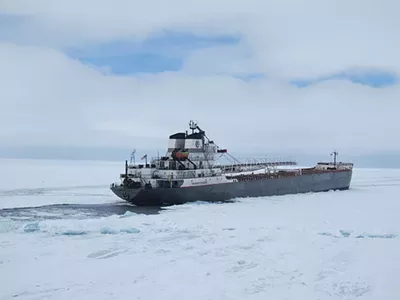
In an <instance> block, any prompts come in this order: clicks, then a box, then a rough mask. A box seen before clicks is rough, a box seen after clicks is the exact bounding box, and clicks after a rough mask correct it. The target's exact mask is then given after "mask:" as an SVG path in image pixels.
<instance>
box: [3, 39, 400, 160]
mask: <svg viewBox="0 0 400 300" xmlns="http://www.w3.org/2000/svg"><path fill="white" fill-rule="evenodd" d="M6 55H7V57H8V59H7V63H6V65H5V66H4V65H3V68H2V69H1V70H0V80H1V81H2V82H3V83H5V84H4V88H3V89H2V90H1V91H0V96H1V99H3V100H2V106H3V107H2V110H1V113H0V114H1V120H0V122H1V130H0V139H1V140H2V143H3V144H8V145H13V146H15V145H19V146H38V145H64V146H82V147H83V146H98V147H109V146H110V145H115V146H118V147H121V146H126V147H140V146H139V145H146V146H149V147H150V148H151V147H152V146H154V147H160V145H161V147H162V145H163V144H166V140H167V137H168V135H169V134H171V133H173V132H176V131H181V130H185V129H187V128H186V127H187V122H188V120H189V119H191V118H194V119H197V120H198V121H199V125H200V126H201V127H203V128H204V129H205V130H206V132H207V133H208V134H209V135H210V136H211V138H213V139H215V140H216V142H217V143H220V144H221V146H224V145H227V146H229V147H234V148H241V149H246V150H249V149H266V150H288V149H289V150H296V149H305V150H306V151H310V152H312V151H315V152H321V151H322V152H323V151H330V150H331V149H332V148H334V147H338V148H340V149H348V150H349V151H350V150H357V151H361V152H363V151H365V149H369V150H368V151H380V150H382V149H399V148H400V143H399V142H398V140H397V139H395V138H394V137H395V136H396V135H397V130H398V128H397V127H398V120H397V112H398V111H399V103H398V99H397V97H398V95H399V86H392V87H390V88H385V89H376V88H372V87H367V86H362V85H355V84H352V83H348V82H342V81H329V82H324V83H320V84H316V85H314V86H311V87H308V88H306V89H304V88H297V87H295V86H291V85H290V84H288V83H283V82H280V81H274V80H270V79H264V78H260V79H256V80H252V81H249V82H245V81H242V80H240V79H236V78H234V77H232V76H227V75H224V76H222V75H220V76H216V75H214V76H211V75H205V76H198V75H188V74H186V73H184V72H170V73H161V74H153V75H145V76H140V77H139V76H138V77H124V76H116V75H110V74H103V73H102V72H101V71H99V70H96V69H91V68H90V67H88V66H85V65H84V64H82V63H80V62H79V61H76V60H73V59H71V58H69V57H68V56H66V55H64V54H62V53H60V52H57V51H56V50H52V49H47V48H37V47H25V46H15V45H9V44H2V45H0V56H3V57H5V56H6Z"/></svg>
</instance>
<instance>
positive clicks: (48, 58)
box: [0, 0, 400, 164]
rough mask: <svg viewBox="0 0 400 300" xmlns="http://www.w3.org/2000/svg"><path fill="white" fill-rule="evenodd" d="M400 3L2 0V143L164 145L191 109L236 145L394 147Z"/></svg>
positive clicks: (46, 147) (28, 146)
mask: <svg viewBox="0 0 400 300" xmlns="http://www.w3.org/2000/svg"><path fill="white" fill-rule="evenodd" d="M94 7H95V9H93V8H94ZM399 11H400V3H399V2H398V1H393V0H380V1H374V0H372V1H367V2H365V1H360V0H356V1H351V2H349V1H344V0H338V1H320V0H319V1H317V0H306V1H302V2H301V3H300V2H299V1H295V0H280V1H270V0H264V1H261V0H250V1H229V2H228V1H227V0H222V1H219V2H218V3H216V2H213V1H208V0H206V1H201V2H200V1H193V2H190V3H188V2H187V1H183V0H171V1H168V2H165V1H155V0H149V1H147V2H143V1H128V0H116V1H113V2H112V4H111V2H106V1H100V2H99V1H96V2H95V1H94V0H88V1H85V2H81V1H77V0H70V1H64V0H59V1H56V2H54V1H50V0H42V1H39V2H35V3H34V2H27V1H22V0H6V1H2V2H1V3H0V58H1V59H0V61H1V64H0V66H1V68H0V80H1V82H2V83H3V84H2V88H1V89H0V99H1V100H0V101H1V105H2V109H1V110H0V125H1V127H0V143H1V147H0V148H1V149H0V155H3V156H12V155H13V154H12V153H19V156H38V155H39V156H41V157H46V156H49V157H56V156H57V153H59V154H60V157H65V156H68V157H70V158H79V157H80V156H82V157H86V156H87V149H92V150H93V151H96V157H97V158H99V157H100V158H101V157H104V158H105V159H107V158H115V157H120V155H121V154H120V153H121V152H123V151H122V149H123V150H125V149H126V150H127V151H129V150H128V149H131V148H138V149H144V150H143V151H148V150H147V149H162V148H165V147H166V146H167V137H168V135H169V134H172V133H174V132H177V131H182V130H186V129H187V125H188V121H189V120H190V119H195V120H197V121H198V122H199V125H201V126H202V127H204V129H205V130H206V131H207V133H208V134H209V135H210V136H211V137H212V138H213V139H215V140H216V141H218V143H219V144H221V145H222V146H227V147H229V148H232V149H234V151H235V152H245V153H250V152H252V151H255V152H257V153H260V152H265V153H280V152H284V153H293V154H296V153H299V151H301V153H303V154H302V155H303V156H304V153H307V155H314V154H315V155H316V156H317V155H320V156H321V155H324V154H326V153H330V151H331V150H332V149H339V150H340V151H341V153H345V154H347V155H348V157H374V159H372V158H371V164H375V161H376V157H382V161H383V160H384V159H383V157H384V156H385V155H388V153H390V155H392V156H393V157H396V153H399V150H400V142H399V141H398V139H397V135H398V131H399V128H400V121H399V120H398V112H399V111H400V104H399V96H400V93H399V91H400V89H399V70H400V60H399V58H398V53H399V52H400V51H399V50H400V39H399V38H398V30H397V28H400V13H399ZM80 147H81V148H80ZM60 149H63V150H62V151H60ZM77 149H78V150H77ZM79 149H81V150H82V151H81V152H80V151H79ZM85 149H86V150H85ZM145 149H146V150H145ZM33 153H36V154H35V155H33ZM393 153H394V154H393ZM128 155H129V154H128ZM373 160H374V162H372V161H373Z"/></svg>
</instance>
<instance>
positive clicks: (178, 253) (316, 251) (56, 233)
mask: <svg viewBox="0 0 400 300" xmlns="http://www.w3.org/2000/svg"><path fill="white" fill-rule="evenodd" d="M0 166H1V167H2V170H3V173H2V177H1V178H2V181H1V183H0V208H2V209H1V210H0V217H1V219H0V280H1V281H0V282H1V288H0V299H2V300H3V299H68V300H70V299H74V300H78V299H85V300H87V299H96V300H99V299H202V300H203V299H262V300H265V299H306V300H311V299H385V300H386V299H387V300H389V299H390V300H391V299H393V300H394V299H399V298H400V286H399V285H398V278H400V260H399V259H398V253H399V252H400V236H399V234H400V229H399V225H400V223H399V221H398V212H399V211H400V201H399V200H398V195H399V192H400V170H396V169H382V170H378V169H356V170H355V172H354V176H353V182H352V187H351V189H350V190H349V191H342V192H327V193H318V194H304V195H288V196H278V197H269V198H246V199H238V201H237V202H235V203H227V204H208V203H200V202H199V203H193V204H187V205H180V206H174V207H169V208H165V209H162V210H160V211H155V210H148V211H146V210H135V208H133V207H130V206H128V205H126V204H125V203H124V202H122V201H120V200H119V199H117V198H116V197H115V196H113V194H112V193H111V192H110V191H109V188H108V186H109V183H110V182H112V181H114V180H115V177H116V175H117V176H118V174H119V173H120V172H121V171H123V164H116V163H101V162H68V161H62V162H57V161H44V162H43V161H27V160H26V161H23V160H0ZM21 168H23V169H24V171H23V172H22V176H21ZM16 169H19V170H16ZM63 204H68V205H63Z"/></svg>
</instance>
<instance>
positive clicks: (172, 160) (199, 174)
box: [121, 121, 296, 188]
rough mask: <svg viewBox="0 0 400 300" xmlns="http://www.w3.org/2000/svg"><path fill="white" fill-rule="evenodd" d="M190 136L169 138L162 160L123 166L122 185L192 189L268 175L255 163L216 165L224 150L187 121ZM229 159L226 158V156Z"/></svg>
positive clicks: (155, 159)
mask: <svg viewBox="0 0 400 300" xmlns="http://www.w3.org/2000/svg"><path fill="white" fill-rule="evenodd" d="M189 128H190V130H191V133H188V132H187V131H186V132H184V133H183V132H178V133H175V134H173V135H170V137H169V140H168V150H167V153H166V155H165V156H162V157H157V158H152V159H151V160H150V163H147V155H145V157H143V158H145V159H146V163H145V164H139V165H137V164H129V165H128V163H127V162H126V166H125V174H121V179H122V180H123V181H129V183H128V184H129V185H133V186H136V187H139V186H141V187H147V188H160V187H161V188H162V187H175V188H176V187H181V188H184V187H193V186H200V185H212V184H220V183H228V182H236V181H237V179H228V178H227V176H226V175H228V174H227V173H229V175H230V176H231V175H232V174H233V173H234V174H239V173H240V172H243V171H253V170H256V169H262V168H265V170H268V172H270V170H271V169H270V168H269V167H268V163H265V162H264V163H263V162H254V163H248V164H241V163H240V162H236V163H234V164H232V165H222V166H220V165H216V164H215V159H216V156H218V155H219V154H227V150H226V149H219V147H218V146H217V145H216V144H215V143H214V142H213V141H212V140H210V139H208V137H207V136H206V134H205V131H203V130H202V129H200V128H199V126H198V125H197V123H195V122H193V121H190V122H189ZM227 155H229V154H227ZM280 164H281V165H282V164H283V165H291V164H292V165H293V164H296V163H295V162H286V163H285V162H283V163H269V165H270V167H271V166H276V165H280Z"/></svg>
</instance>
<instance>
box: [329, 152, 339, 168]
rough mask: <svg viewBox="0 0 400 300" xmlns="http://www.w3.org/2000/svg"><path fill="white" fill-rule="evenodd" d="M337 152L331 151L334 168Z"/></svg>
mask: <svg viewBox="0 0 400 300" xmlns="http://www.w3.org/2000/svg"><path fill="white" fill-rule="evenodd" d="M338 154H339V153H338V152H337V150H335V151H333V152H332V153H331V155H333V165H334V166H336V156H338Z"/></svg>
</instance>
